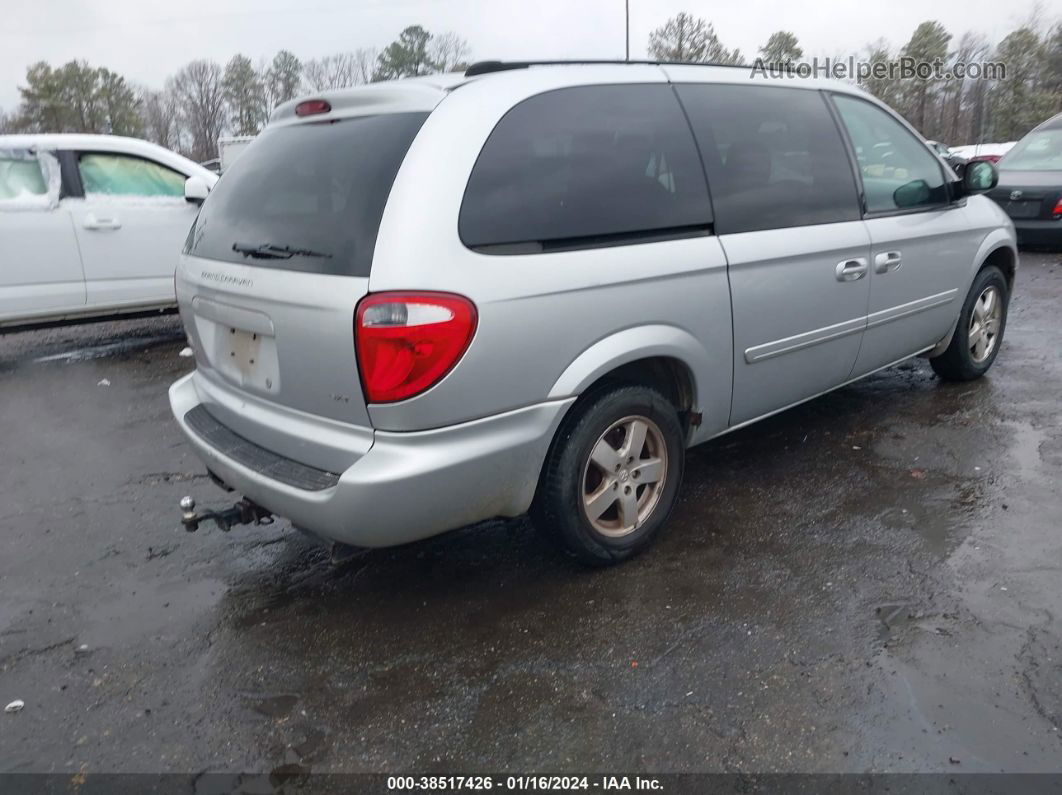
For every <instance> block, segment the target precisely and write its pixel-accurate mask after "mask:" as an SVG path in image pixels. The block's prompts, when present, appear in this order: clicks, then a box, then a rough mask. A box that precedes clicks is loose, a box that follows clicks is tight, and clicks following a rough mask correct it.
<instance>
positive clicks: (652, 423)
mask: <svg viewBox="0 0 1062 795" xmlns="http://www.w3.org/2000/svg"><path fill="white" fill-rule="evenodd" d="M584 401H585V402H581V403H577V404H576V406H575V408H573V410H572V413H571V415H570V416H568V417H567V418H565V421H564V423H563V424H562V425H561V428H560V429H559V430H558V431H557V436H556V437H555V438H554V440H553V445H552V446H551V448H550V452H549V454H548V455H547V457H546V462H545V464H544V466H543V468H542V476H541V478H540V480H539V484H538V490H537V491H536V493H535V499H534V502H533V504H532V506H531V511H530V514H531V520H532V522H533V523H534V524H535V527H536V528H538V529H539V530H540V531H541V532H543V533H544V534H545V535H546V536H547V537H549V538H550V539H551V540H552V541H554V542H555V543H557V544H559V545H560V547H561V548H562V549H563V550H564V551H565V552H567V553H568V554H570V555H572V556H574V557H575V558H577V559H578V560H579V561H581V562H582V563H585V564H587V565H590V566H609V565H612V564H615V563H619V562H621V561H624V560H627V559H628V558H630V557H633V556H634V555H636V554H637V553H638V552H640V551H641V550H643V549H645V548H646V547H647V546H649V545H650V544H651V543H652V542H653V541H654V540H655V539H656V537H657V536H658V535H659V534H660V532H661V530H662V529H663V527H664V525H665V524H666V522H667V520H668V517H669V515H670V514H671V509H672V508H673V507H674V504H675V499H676V496H677V495H678V489H679V484H680V483H681V481H682V472H683V466H684V455H685V436H684V431H683V428H682V423H681V422H680V421H679V416H678V412H677V411H676V410H675V407H674V406H673V405H672V404H671V403H670V402H669V401H668V400H667V398H665V397H664V396H663V395H661V394H660V393H659V392H657V391H656V390H653V389H649V388H648V387H644V386H618V387H614V388H611V389H609V390H607V391H602V392H598V393H597V394H595V395H593V396H592V397H586V398H584Z"/></svg>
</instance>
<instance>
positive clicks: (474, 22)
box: [0, 0, 1052, 110]
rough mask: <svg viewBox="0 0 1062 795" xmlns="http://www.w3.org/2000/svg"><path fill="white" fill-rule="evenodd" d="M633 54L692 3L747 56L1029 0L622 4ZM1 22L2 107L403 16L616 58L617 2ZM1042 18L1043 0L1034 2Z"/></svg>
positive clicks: (290, 45)
mask: <svg viewBox="0 0 1062 795" xmlns="http://www.w3.org/2000/svg"><path fill="white" fill-rule="evenodd" d="M630 5H631V57H632V58H638V57H644V55H645V48H646V43H647V41H648V38H649V32H650V31H651V30H652V29H654V28H656V27H658V26H660V25H662V24H663V23H664V22H665V20H666V19H667V18H668V17H670V16H673V15H674V14H676V13H678V12H679V11H683V10H685V11H688V12H690V13H692V14H694V15H697V16H703V17H705V18H707V19H708V20H709V21H710V22H712V23H713V24H714V25H715V29H716V32H717V33H718V34H719V36H720V38H721V39H722V41H723V43H724V45H726V46H727V47H730V48H733V47H739V48H740V49H741V50H742V52H743V53H744V54H745V55H746V56H749V55H752V54H754V53H755V51H756V49H757V48H758V47H759V46H760V45H761V44H763V42H764V41H765V40H766V39H767V37H768V36H769V35H770V34H771V33H772V32H773V31H775V30H779V29H785V30H791V31H793V32H794V33H796V35H797V37H798V38H799V39H800V43H801V44H802V45H803V47H804V51H805V55H812V54H821V55H837V54H843V53H848V52H851V51H858V50H861V49H862V47H863V46H864V45H865V44H867V43H868V42H871V41H874V40H876V39H878V38H880V37H884V38H886V39H887V40H889V41H891V42H892V44H893V45H897V46H898V45H900V44H902V43H903V42H905V41H906V40H907V39H908V38H909V37H910V35H911V32H912V31H913V30H914V28H915V26H916V25H917V24H918V23H919V22H922V21H924V20H926V19H935V20H938V21H940V22H941V23H943V24H944V26H945V27H946V28H947V29H948V30H949V31H950V32H951V33H952V34H953V35H954V36H955V37H956V38H958V36H959V35H961V34H962V33H963V32H965V31H966V30H971V29H972V30H975V31H978V32H980V33H983V34H985V35H986V36H987V37H988V38H989V39H990V40H991V41H993V42H995V41H998V40H999V39H1000V38H1002V37H1003V36H1004V35H1006V34H1007V33H1008V32H1009V31H1010V30H1012V29H1013V28H1015V27H1017V26H1018V25H1020V24H1022V23H1024V22H1025V21H1027V20H1028V19H1029V18H1030V15H1031V14H1032V13H1033V11H1034V9H1035V8H1036V7H1037V5H1036V2H1035V0H965V1H964V2H957V0H878V2H863V1H861V0H817V2H815V3H814V5H812V4H811V3H806V4H805V3H795V2H792V0H740V2H733V1H731V2H719V1H718V0H717V1H716V2H704V0H630ZM4 6H5V8H4V11H3V24H2V26H0V108H5V109H8V110H11V109H13V108H14V107H15V106H16V105H17V103H18V100H19V94H18V85H19V84H21V83H23V81H24V79H25V74H26V66H27V65H28V64H30V63H33V62H34V61H39V60H45V61H49V62H50V63H52V64H53V65H58V64H61V63H65V62H67V61H69V60H71V59H73V58H84V59H87V60H88V61H89V62H90V63H92V64H93V65H98V66H106V67H108V68H110V69H112V70H114V71H116V72H119V73H121V74H123V75H124V76H125V77H126V78H127V79H129V80H131V81H134V82H136V83H140V84H146V85H149V86H161V84H162V82H163V80H164V79H165V78H166V76H167V75H169V74H171V73H172V72H174V71H175V70H176V69H178V68H179V67H180V66H181V65H182V64H184V63H187V62H188V61H190V60H192V59H195V58H213V59H216V60H218V61H220V62H222V63H223V62H225V61H227V60H228V59H229V57H231V56H232V55H233V54H234V53H236V52H242V53H245V54H247V55H249V56H251V58H252V60H254V61H256V62H257V61H258V59H259V58H261V57H272V55H273V53H275V52H276V51H277V50H278V49H281V48H287V49H290V50H291V51H293V52H294V53H295V54H296V55H297V56H299V57H300V58H303V59H308V58H313V57H316V56H320V55H326V54H328V53H332V52H340V51H346V50H353V49H356V48H358V47H383V46H384V45H386V44H387V43H389V42H390V41H392V40H393V39H394V38H395V37H396V36H397V35H398V33H399V32H400V31H401V30H402V28H404V27H406V26H407V25H412V24H421V25H423V26H424V27H426V28H427V29H428V30H429V31H432V32H442V31H447V30H452V31H454V32H456V33H458V34H460V35H462V36H464V37H465V38H466V39H467V40H468V42H469V44H470V45H471V46H472V54H473V57H474V58H475V59H477V60H486V59H498V58H500V59H528V58H576V57H584V58H613V57H622V56H623V41H624V25H623V0H302V1H301V2H300V1H299V0H178V1H177V2H174V1H173V0H170V2H166V3H162V2H150V1H149V0H32V2H23V1H20V0H4ZM1040 7H1041V8H1042V9H1047V13H1046V14H1044V15H1045V16H1047V17H1050V16H1051V14H1050V9H1051V8H1052V5H1050V4H1048V5H1046V6H1044V5H1041V6H1040Z"/></svg>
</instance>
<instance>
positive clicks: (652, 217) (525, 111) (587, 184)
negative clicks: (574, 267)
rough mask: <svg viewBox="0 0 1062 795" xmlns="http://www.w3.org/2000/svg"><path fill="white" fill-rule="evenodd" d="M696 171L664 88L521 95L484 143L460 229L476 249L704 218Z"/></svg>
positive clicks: (689, 224)
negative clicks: (526, 96) (522, 98)
mask: <svg viewBox="0 0 1062 795" xmlns="http://www.w3.org/2000/svg"><path fill="white" fill-rule="evenodd" d="M711 220H712V215H711V207H710V205H709V202H708V189H707V185H706V184H705V179H704V171H703V169H702V168H701V163H700V159H699V157H698V156H697V147H696V144H695V143H694V141H693V135H692V134H691V132H690V129H689V125H688V124H687V123H686V119H685V117H684V116H683V113H682V108H681V107H680V106H679V104H678V100H677V99H676V98H675V94H674V92H673V91H672V90H671V86H669V85H663V84H654V85H610V86H579V87H575V88H565V89H560V90H557V91H550V92H548V93H545V94H540V95H538V96H535V97H532V98H530V99H528V100H525V101H524V102H522V103H520V104H519V105H517V106H516V107H514V108H513V109H512V110H510V111H509V112H508V113H507V114H506V115H505V116H504V117H503V118H502V120H501V121H500V122H499V123H498V125H497V127H495V129H494V131H493V132H492V133H491V135H490V138H488V139H487V142H486V144H485V145H484V146H483V151H482V152H480V155H479V159H478V160H477V161H476V165H475V168H474V169H473V170H472V174H471V176H470V178H469V181H468V187H467V189H466V191H465V197H464V201H463V203H462V206H461V217H460V223H459V226H460V233H461V240H462V241H463V242H464V243H465V245H466V246H469V247H471V248H474V249H477V250H480V251H483V252H484V253H493V254H503V253H524V252H531V251H543V250H546V251H549V250H556V249H562V248H572V247H584V246H594V245H609V244H610V243H612V242H620V241H621V240H631V239H632V238H640V237H645V236H653V235H654V234H660V233H665V234H668V233H671V234H674V233H678V234H688V233H690V232H691V231H692V232H694V233H696V232H697V231H698V230H699V231H700V232H701V233H703V230H705V229H706V228H707V227H708V225H709V224H710V223H711Z"/></svg>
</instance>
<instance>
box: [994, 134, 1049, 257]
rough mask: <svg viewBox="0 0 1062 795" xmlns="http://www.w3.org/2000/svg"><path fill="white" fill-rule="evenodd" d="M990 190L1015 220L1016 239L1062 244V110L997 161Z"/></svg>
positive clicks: (1028, 243) (1024, 241) (1028, 241)
mask: <svg viewBox="0 0 1062 795" xmlns="http://www.w3.org/2000/svg"><path fill="white" fill-rule="evenodd" d="M998 165H999V184H998V185H997V186H996V188H995V189H994V190H993V191H991V192H990V193H989V196H991V197H992V198H993V199H995V200H996V201H997V202H998V203H999V205H1000V206H1001V207H1002V208H1003V210H1004V211H1005V212H1006V213H1007V215H1009V216H1010V217H1011V219H1012V220H1013V221H1014V227H1015V229H1016V230H1017V233H1018V242H1019V243H1022V244H1026V245H1033V246H1050V247H1052V248H1062V113H1060V114H1058V115H1057V116H1054V117H1052V118H1050V119H1048V120H1047V121H1045V122H1044V123H1043V124H1041V125H1040V126H1039V127H1036V128H1035V129H1034V130H1033V131H1032V132H1030V133H1029V134H1028V135H1026V136H1025V137H1024V138H1022V139H1021V140H1020V141H1018V143H1017V144H1016V145H1015V146H1014V148H1013V149H1011V150H1010V151H1009V152H1007V154H1006V155H1005V156H1004V157H1003V159H1002V160H1000V161H999V164H998Z"/></svg>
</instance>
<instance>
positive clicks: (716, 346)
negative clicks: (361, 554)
mask: <svg viewBox="0 0 1062 795" xmlns="http://www.w3.org/2000/svg"><path fill="white" fill-rule="evenodd" d="M994 181H995V173H994V168H993V167H992V166H991V164H988V163H982V164H976V165H975V166H971V167H970V168H969V169H967V172H966V174H965V176H964V178H963V180H962V181H956V180H955V176H954V174H953V173H952V172H951V171H950V170H949V169H948V168H947V167H946V166H945V165H944V164H943V162H942V161H941V160H940V159H939V158H938V157H937V156H935V155H934V154H933V153H932V152H931V151H930V149H929V148H928V147H927V145H926V143H925V142H924V141H923V140H922V139H921V138H919V137H918V135H917V134H916V133H915V132H914V131H913V130H912V129H911V128H910V126H909V125H907V124H906V123H905V122H904V121H903V120H902V119H900V118H899V117H898V116H897V115H896V114H895V113H893V112H892V111H891V110H890V109H889V108H887V107H886V106H884V105H882V104H881V103H880V102H878V101H876V100H874V99H873V98H871V97H869V96H867V95H866V94H864V93H863V92H861V91H859V90H858V89H856V88H853V87H851V86H847V85H843V84H839V83H833V82H824V81H815V80H798V79H791V80H784V81H781V80H780V81H776V82H772V81H764V80H753V79H750V77H749V72H748V71H747V70H743V69H738V68H724V67H709V66H688V65H684V66H674V65H665V64H570V65H534V64H500V63H489V64H483V65H479V66H475V67H473V68H471V69H469V70H468V72H466V73H465V74H463V75H454V74H451V75H438V76H434V77H429V78H418V79H413V80H402V81H398V82H390V83H379V84H375V85H369V86H364V87H359V88H355V89H350V90H343V91H337V92H329V93H325V94H322V95H319V96H315V97H313V98H310V99H303V100H296V101H293V102H290V103H288V104H286V105H283V106H281V107H280V108H278V109H277V111H275V112H274V114H273V117H272V119H271V121H270V124H269V126H268V128H267V129H266V130H265V131H264V132H263V133H262V134H261V135H260V136H259V137H258V138H257V139H256V140H255V141H254V142H253V143H252V144H251V145H250V146H249V147H248V148H247V150H246V152H245V153H244V154H243V155H242V156H241V158H240V159H239V161H237V162H236V163H235V164H234V165H233V167H232V169H231V170H230V171H228V172H227V173H226V174H225V175H224V177H223V178H222V179H221V181H220V182H219V183H218V185H217V187H216V188H215V189H214V191H212V193H211V194H210V196H209V197H208V198H207V200H206V202H205V203H204V205H203V208H202V211H201V213H200V215H199V218H198V220H197V222H196V224H195V226H194V228H193V229H192V231H191V233H190V234H189V237H188V241H187V244H186V246H185V250H184V252H183V254H182V256H181V259H180V264H179V267H178V269H177V296H178V300H179V304H180V309H181V313H182V316H183V319H184V323H185V326H186V328H187V331H188V335H189V338H190V339H191V343H192V346H193V348H194V350H195V356H196V366H197V368H196V370H195V372H193V373H191V374H190V375H188V376H185V377H184V378H182V379H181V380H179V381H178V382H177V383H175V384H174V385H173V386H172V388H171V389H170V401H171V404H172V408H173V413H174V415H175V417H176V418H177V421H178V422H179V423H180V425H181V427H182V429H183V430H184V432H185V434H186V435H187V438H188V440H189V442H190V443H191V445H192V447H193V448H194V450H195V451H196V453H197V454H198V455H199V456H200V457H201V458H202V459H203V461H204V462H205V463H206V466H207V467H208V469H209V470H210V472H211V473H212V474H213V475H214V476H215V478H216V479H217V480H218V481H220V482H221V483H222V484H224V485H225V486H226V487H227V488H229V489H233V490H235V491H237V492H239V493H240V494H242V495H244V497H245V499H244V500H243V501H242V502H241V503H240V505H242V506H243V513H242V516H243V517H244V519H246V518H248V517H259V516H264V515H266V514H269V513H272V514H277V515H279V516H283V517H286V518H288V519H290V520H291V521H292V522H293V523H294V524H295V525H297V526H299V527H301V528H304V529H306V530H308V531H310V532H312V533H313V534H315V535H317V536H320V537H323V538H326V539H330V540H333V541H336V542H341V543H344V544H349V545H354V546H361V547H378V546H386V545H393V544H401V543H405V542H409V541H414V540H417V539H421V538H425V537H427V536H431V535H433V534H437V533H441V532H444V531H446V530H450V529H452V528H456V527H459V526H462V525H466V524H469V523H471V522H475V521H477V520H482V519H486V518H490V517H496V516H517V515H520V514H522V513H525V512H527V511H530V513H531V516H532V519H533V521H534V523H535V524H536V525H537V526H538V527H539V528H540V529H542V530H543V531H545V532H546V533H547V534H549V535H550V536H552V537H553V538H555V539H556V540H557V541H558V542H559V543H560V545H561V546H562V547H563V548H564V549H565V550H567V551H568V552H569V553H571V554H573V555H575V556H576V557H578V558H579V559H580V560H582V561H584V562H586V563H589V564H593V565H602V564H609V563H614V562H617V561H621V560H624V559H626V558H628V557H630V556H631V555H633V554H634V553H636V552H637V551H639V550H641V549H642V548H644V547H645V546H646V545H648V544H649V543H650V542H651V541H652V540H653V539H654V538H655V537H656V536H657V535H658V534H659V532H660V531H661V529H662V527H663V526H664V524H665V523H666V520H667V518H668V514H669V513H670V511H671V509H672V507H673V505H674V503H675V499H676V494H677V493H678V490H679V485H680V481H681V478H682V473H683V458H684V451H685V448H687V447H689V446H692V445H695V444H699V443H701V442H704V441H707V440H709V439H712V438H713V437H716V436H719V435H720V434H723V433H727V432H729V431H732V430H734V429H736V428H740V427H742V426H744V425H747V424H749V423H751V422H754V421H756V420H757V419H761V418H763V417H765V416H768V415H770V414H773V413H775V412H778V411H781V410H783V409H785V408H787V407H789V406H793V405H795V404H797V403H800V402H802V401H805V400H809V399H811V398H813V397H815V396H817V395H821V394H823V393H824V392H827V391H829V390H831V389H835V388H837V387H839V386H841V385H843V384H847V383H850V382H852V381H854V380H856V379H859V378H862V377H864V376H866V375H868V374H870V373H873V372H875V371H876V370H880V369H881V368H884V367H888V366H889V365H891V364H895V363H896V362H899V361H902V360H904V359H907V358H909V357H912V356H916V355H918V354H923V355H927V356H929V357H930V361H931V363H932V365H933V368H934V369H935V370H936V372H937V373H938V374H940V375H941V376H942V377H944V378H947V379H955V380H970V379H974V378H977V377H979V376H981V375H982V374H983V373H984V372H985V371H986V370H988V368H989V367H990V366H991V365H992V362H993V360H994V359H995V357H996V355H997V353H998V351H999V347H1000V343H1001V341H1002V339H1003V332H1004V326H1005V323H1006V312H1007V304H1008V299H1009V296H1010V293H1011V290H1012V288H1013V283H1014V276H1015V270H1016V268H1017V264H1018V257H1017V251H1016V247H1015V239H1014V229H1013V226H1012V224H1011V222H1010V221H1009V219H1008V218H1007V217H1006V215H1005V214H1004V213H1003V212H1002V211H1001V210H1000V209H999V207H998V206H997V205H996V204H995V203H994V202H992V201H990V200H988V199H987V198H985V197H982V196H979V195H975V194H977V193H980V192H982V191H985V190H988V189H990V188H991V187H992V186H993V185H994ZM186 507H187V506H186ZM192 519H193V522H194V519H195V517H194V516H193V517H192Z"/></svg>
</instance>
